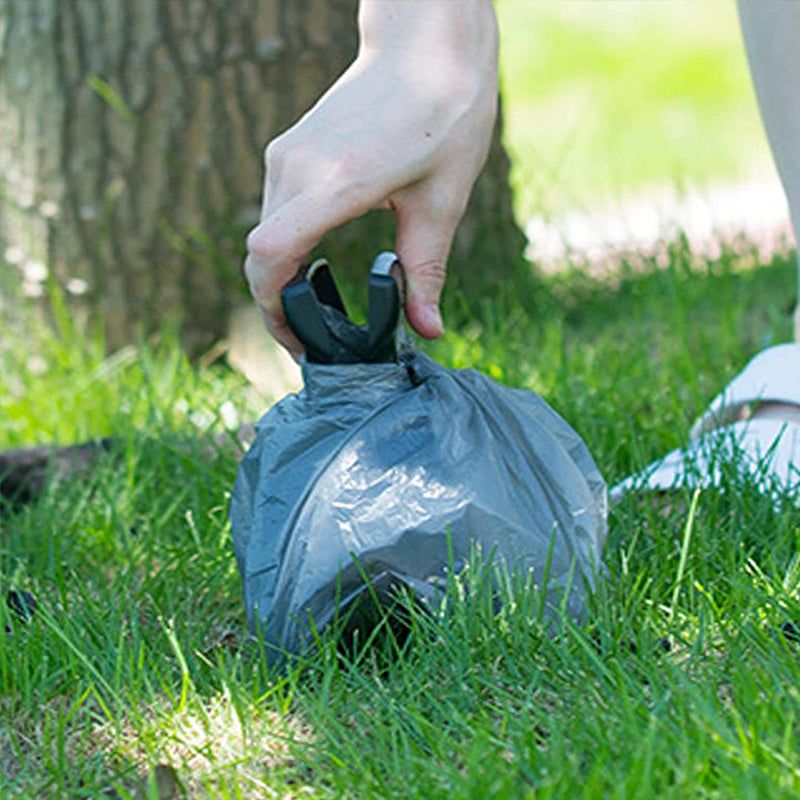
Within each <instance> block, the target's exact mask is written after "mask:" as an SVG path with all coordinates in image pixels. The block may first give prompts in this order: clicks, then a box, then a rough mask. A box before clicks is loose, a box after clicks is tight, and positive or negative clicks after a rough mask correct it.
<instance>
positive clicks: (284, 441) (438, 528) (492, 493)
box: [230, 253, 607, 658]
mask: <svg viewBox="0 0 800 800" xmlns="http://www.w3.org/2000/svg"><path fill="white" fill-rule="evenodd" d="M401 284H402V275H401V272H400V270H399V262H397V260H396V257H395V256H394V254H391V253H383V254H381V255H380V256H378V258H377V259H376V260H375V263H374V265H373V268H372V272H371V274H370V285H369V312H368V322H367V324H366V325H363V326H357V325H355V324H354V323H353V322H351V321H350V319H349V318H348V316H347V314H346V312H345V308H344V304H343V303H342V301H341V298H340V296H339V294H338V291H337V289H336V286H335V283H334V281H333V278H332V276H331V273H330V269H329V267H328V265H327V263H325V262H323V261H319V262H315V263H314V264H313V265H312V266H311V267H310V268H308V270H307V272H305V274H304V275H302V276H299V277H298V279H296V281H295V282H294V283H293V284H292V285H290V286H289V287H287V289H286V290H285V291H284V295H283V303H284V309H285V311H286V315H287V320H288V322H289V324H290V326H291V327H292V329H293V330H294V332H295V334H296V335H297V337H298V338H299V339H300V341H301V342H302V343H303V344H304V346H305V348H306V356H305V359H304V362H303V364H302V373H303V380H304V388H303V389H302V391H300V392H299V393H297V394H294V395H289V396H288V397H286V398H284V399H283V400H281V401H280V402H278V403H277V404H276V405H275V406H274V407H273V408H272V409H271V410H270V411H269V412H268V413H267V414H266V415H265V416H264V417H263V418H262V419H261V420H260V421H259V423H258V425H257V438H256V440H255V442H254V443H253V445H252V447H251V448H250V450H249V452H248V453H247V455H246V456H245V458H244V459H243V460H242V462H241V464H240V466H239V472H238V475H237V479H236V483H235V486H234V490H233V495H232V500H231V512H230V513H231V524H232V532H233V542H234V549H235V553H236V558H237V561H238V566H239V570H240V572H241V576H242V581H243V586H244V598H245V605H246V609H247V615H248V621H249V624H250V627H251V630H252V631H253V632H254V633H257V634H258V635H259V636H261V637H263V639H264V642H265V644H266V645H267V648H268V652H271V653H272V655H273V657H274V658H282V657H284V656H286V655H288V654H299V653H301V652H302V651H303V650H305V649H307V648H308V647H309V645H310V644H311V643H312V642H313V637H314V635H315V633H314V631H321V630H322V629H323V628H325V626H326V625H328V624H329V623H330V622H331V621H332V620H333V619H335V618H337V611H338V613H339V614H340V615H344V612H345V610H346V609H347V608H352V607H353V606H354V604H355V605H356V606H357V605H358V602H357V601H358V600H359V598H361V600H363V599H364V598H365V597H367V596H369V597H371V598H373V599H374V598H376V597H377V598H381V600H383V599H387V601H388V599H389V598H390V597H391V596H392V594H393V592H395V591H396V590H397V589H398V588H404V589H407V590H410V592H411V593H412V596H413V598H414V600H415V601H419V602H420V604H421V605H423V606H425V605H426V604H430V603H433V602H435V601H436V599H437V597H439V593H440V592H441V587H442V585H443V582H444V580H445V579H446V576H447V573H448V570H449V569H452V568H455V569H460V568H462V567H463V566H464V565H465V564H466V563H467V561H468V559H469V557H470V554H471V553H474V552H480V553H482V554H483V557H484V558H487V557H488V556H489V555H491V557H492V559H493V565H499V566H500V568H501V569H507V570H508V571H509V572H512V573H516V574H519V572H520V571H525V572H529V571H532V572H533V580H534V582H538V583H539V585H540V587H541V589H542V590H543V592H544V597H545V600H546V602H547V603H548V605H550V606H554V605H556V604H561V603H564V604H565V607H566V609H567V611H568V613H569V614H570V615H571V616H573V617H576V618H578V617H580V615H581V612H582V608H583V604H584V601H585V597H586V592H587V590H589V589H590V588H591V586H592V585H593V579H594V576H595V575H596V574H597V572H598V570H599V565H600V554H601V548H602V545H603V541H604V538H605V532H606V512H607V503H606V487H605V483H604V481H603V478H602V476H601V475H600V473H599V471H598V469H597V467H596V466H595V463H594V461H593V460H592V457H591V455H590V454H589V451H588V450H587V448H586V446H585V444H584V443H583V441H582V440H581V439H580V437H579V436H578V435H577V434H576V433H575V431H574V430H572V428H571V427H570V426H569V425H568V424H567V423H566V422H565V421H564V420H563V419H561V417H559V416H558V414H556V412H555V411H553V410H552V409H551V408H550V407H549V406H548V405H547V404H546V403H545V402H544V401H543V400H542V399H541V398H540V397H539V396H538V395H536V394H534V393H533V392H529V391H523V390H515V389H509V388H506V387H504V386H502V385H500V384H498V383H496V382H494V381H492V380H490V379H489V378H487V377H485V376H484V375H482V374H480V373H478V372H476V371H474V370H455V369H445V368H444V367H442V366H440V365H439V364H437V363H436V362H434V361H433V360H431V359H430V358H428V357H427V356H425V355H424V354H422V353H420V352H417V351H416V350H414V349H413V348H412V347H410V346H409V344H408V342H407V341H406V340H405V331H404V328H403V325H402V323H401V321H400V318H401V316H402V313H401V303H402V297H401V294H402V285H401ZM476 546H477V547H476ZM545 577H547V581H546V586H545V585H544V582H545Z"/></svg>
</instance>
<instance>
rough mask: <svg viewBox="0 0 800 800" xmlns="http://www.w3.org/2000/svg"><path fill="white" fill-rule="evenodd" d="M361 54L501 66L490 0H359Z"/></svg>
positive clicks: (474, 68) (476, 67)
mask: <svg viewBox="0 0 800 800" xmlns="http://www.w3.org/2000/svg"><path fill="white" fill-rule="evenodd" d="M358 27H359V36H360V48H359V57H360V58H370V57H371V56H375V55H386V54H391V56H392V57H393V58H396V59H398V61H401V62H403V61H408V62H409V63H412V64H416V65H420V64H431V63H437V62H438V63H441V62H444V63H449V64H453V65H458V67H459V69H465V70H467V71H468V72H474V73H476V72H484V73H485V72H486V70H489V71H490V73H491V74H496V71H497V53H498V33H497V20H496V17H495V13H494V5H493V2H492V0H361V3H360V6H359V17H358Z"/></svg>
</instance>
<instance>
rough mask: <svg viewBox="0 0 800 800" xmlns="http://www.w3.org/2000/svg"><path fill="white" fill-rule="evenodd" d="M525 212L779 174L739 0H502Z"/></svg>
mask: <svg viewBox="0 0 800 800" xmlns="http://www.w3.org/2000/svg"><path fill="white" fill-rule="evenodd" d="M496 6H497V12H498V16H499V20H500V29H501V82H502V89H503V92H504V97H505V106H504V113H505V122H506V141H507V145H508V147H509V151H510V153H511V155H512V158H513V161H514V169H513V174H512V180H513V184H514V186H515V189H516V191H517V201H516V202H517V210H518V212H519V215H520V219H522V220H524V219H527V218H528V217H529V216H530V215H531V214H532V213H534V212H538V213H544V214H558V213H560V212H563V211H565V210H567V209H570V210H572V209H578V210H580V209H589V208H596V207H598V206H611V207H613V206H614V205H615V204H618V203H619V202H620V200H621V199H624V198H627V197H630V196H631V195H637V194H641V193H642V192H646V190H647V189H648V188H650V187H659V188H664V187H677V188H678V189H679V190H683V189H686V188H689V187H698V186H700V187H704V188H705V187H708V186H710V185H714V184H717V183H730V182H736V181H740V180H746V179H752V178H764V177H774V171H773V168H772V165H771V159H770V155H769V150H768V147H767V143H766V139H765V137H764V133H763V129H762V127H761V122H760V119H759V116H758V109H757V106H756V101H755V97H754V94H753V90H752V86H751V84H750V77H749V73H748V69H747V61H746V56H745V51H744V45H743V43H742V41H741V34H740V31H739V24H738V16H737V11H736V4H735V3H734V2H732V0H541V1H538V2H537V1H536V0H497V3H496Z"/></svg>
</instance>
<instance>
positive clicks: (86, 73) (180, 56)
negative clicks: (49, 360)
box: [0, 0, 524, 349]
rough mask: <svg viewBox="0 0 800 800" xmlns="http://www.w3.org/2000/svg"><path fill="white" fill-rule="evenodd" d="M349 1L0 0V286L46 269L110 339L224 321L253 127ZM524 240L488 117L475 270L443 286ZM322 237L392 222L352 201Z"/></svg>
mask: <svg viewBox="0 0 800 800" xmlns="http://www.w3.org/2000/svg"><path fill="white" fill-rule="evenodd" d="M356 7H357V0H0V257H2V256H3V254H5V263H4V265H3V266H2V271H3V273H5V274H4V279H3V281H0V291H2V290H3V287H4V286H5V291H6V292H7V291H8V287H9V285H10V284H16V285H21V286H22V290H23V294H26V295H29V296H35V295H36V294H42V295H44V294H46V292H45V291H44V290H45V288H52V287H54V286H57V287H60V288H61V290H62V291H63V292H64V294H65V296H66V297H67V298H68V299H69V300H70V302H71V303H72V304H73V305H74V307H75V308H76V309H77V308H79V307H85V308H88V309H91V310H92V312H93V313H94V314H95V316H97V315H99V317H100V318H101V319H103V320H104V323H105V327H106V336H107V341H108V344H109V346H111V347H114V346H117V345H119V344H121V343H123V342H126V341H130V340H131V339H135V338H136V336H137V335H138V334H139V333H140V332H141V331H142V330H145V331H146V330H152V329H154V328H155V327H157V326H160V325H163V324H164V323H165V322H166V321H168V320H169V319H171V318H173V317H175V316H176V315H180V316H181V317H182V321H183V331H184V333H185V334H186V338H185V341H186V342H187V344H188V345H189V346H190V347H191V348H192V349H194V348H196V347H198V346H201V345H204V344H206V343H209V342H210V341H212V340H214V339H216V338H218V337H220V336H223V335H224V334H225V331H226V324H227V318H228V313H229V311H230V309H231V307H232V306H233V305H234V304H235V303H236V302H240V301H241V298H242V297H243V296H244V293H245V291H246V290H245V285H244V281H243V279H242V276H241V269H240V265H241V261H242V256H243V252H242V251H243V243H244V235H245V231H246V230H247V229H248V228H249V227H250V226H252V225H253V224H254V223H255V221H256V220H257V215H258V207H259V201H260V193H261V186H262V163H263V158H262V154H263V148H264V145H265V143H266V142H267V141H268V140H269V139H270V138H272V137H273V136H274V135H275V134H276V133H278V132H280V131H282V130H284V129H285V128H286V127H288V126H289V125H291V124H292V123H293V122H294V121H295V120H296V119H297V118H298V117H299V116H300V114H301V113H302V112H303V111H305V110H306V109H307V108H308V107H309V106H310V105H311V104H312V103H313V102H314V101H315V99H316V98H317V97H318V96H319V95H320V94H321V93H322V92H323V91H324V90H325V89H326V88H327V86H328V85H329V84H330V83H331V81H332V80H333V78H334V77H335V76H336V75H338V74H339V73H340V72H341V71H342V70H343V69H344V68H345V67H346V66H347V64H348V63H349V62H350V60H351V59H352V57H353V55H354V52H355V48H356V28H355V12H356ZM376 225H377V226H378V227H377V228H376V227H375V226H376ZM354 231H355V233H354ZM523 244H524V240H523V237H522V235H521V233H520V232H519V230H518V229H517V227H516V225H515V224H514V221H513V214H512V211H511V203H510V191H509V187H508V180H507V160H506V157H505V154H504V152H503V150H502V147H501V145H500V143H499V129H498V138H497V139H496V142H495V146H494V148H493V150H492V156H491V158H490V161H489V164H488V167H487V170H486V171H485V173H484V175H483V176H482V178H481V180H480V181H479V185H478V187H477V188H476V191H475V193H474V196H473V200H472V202H471V204H470V208H469V210H468V212H467V215H466V218H465V222H464V224H463V226H462V228H461V230H460V231H459V234H458V237H457V242H456V246H455V249H454V254H453V261H454V263H456V262H457V263H458V264H470V265H474V264H480V265H486V264H489V265H491V270H486V269H485V268H484V269H481V270H478V269H469V270H468V269H464V270H460V269H455V270H454V275H455V284H456V286H457V287H460V288H461V289H463V290H464V291H467V292H473V293H475V292H478V291H482V290H483V288H484V287H485V285H486V282H487V281H488V282H489V283H492V282H496V281H499V280H504V279H505V278H506V277H508V275H509V274H510V273H509V270H512V271H513V270H518V269H519V268H520V264H521V254H522V248H523ZM326 246H327V247H329V248H330V249H329V250H328V251H327V252H329V253H331V255H332V260H333V259H337V261H338V260H339V259H341V260H344V261H346V262H348V263H353V264H358V265H359V267H360V266H361V264H362V263H368V261H369V258H370V257H371V255H372V254H373V253H374V252H377V250H378V249H380V248H385V247H390V246H391V235H390V233H389V231H388V228H387V227H386V221H385V220H382V219H381V220H379V222H377V223H375V222H373V221H372V219H371V218H368V219H367V220H366V221H364V222H362V223H360V224H359V225H357V226H355V227H353V228H350V229H346V230H344V231H342V232H341V233H340V234H338V236H337V237H335V238H332V239H331V240H330V241H327V242H326ZM45 265H46V266H45ZM48 273H49V276H51V277H52V279H54V280H52V281H49V282H46V281H45V275H46V274H48ZM478 278H480V279H479V280H478Z"/></svg>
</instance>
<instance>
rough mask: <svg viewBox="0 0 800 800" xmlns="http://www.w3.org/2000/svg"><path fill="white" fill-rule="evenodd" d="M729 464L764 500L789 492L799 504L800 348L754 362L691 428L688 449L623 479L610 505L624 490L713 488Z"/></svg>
mask: <svg viewBox="0 0 800 800" xmlns="http://www.w3.org/2000/svg"><path fill="white" fill-rule="evenodd" d="M731 464H735V465H736V468H737V470H738V471H739V473H740V474H743V475H745V476H750V478H751V479H753V480H755V482H756V485H757V486H758V487H759V489H760V490H761V491H762V492H764V493H765V494H772V495H773V496H777V495H780V494H783V493H789V492H791V493H793V494H795V495H796V497H797V500H798V502H800V344H782V345H777V346H775V347H770V348H769V349H767V350H764V351H763V352H761V353H759V354H758V355H757V356H755V357H754V358H753V359H752V360H751V361H750V362H749V363H748V364H747V366H746V367H745V368H744V369H743V370H742V372H740V373H739V375H737V376H736V377H735V378H734V379H733V380H732V381H731V382H730V384H728V386H727V387H726V388H725V389H724V390H723V391H722V392H721V393H720V394H718V395H717V396H716V397H715V398H714V400H713V401H712V403H711V405H710V406H709V407H708V408H707V409H706V411H705V412H704V413H703V414H702V416H701V417H700V418H699V419H698V420H697V421H696V422H695V423H694V425H693V426H692V429H691V432H690V434H689V445H688V446H687V447H683V448H679V449H677V450H673V451H671V452H670V453H667V455H666V456H664V457H663V458H661V459H659V460H658V461H655V462H653V463H652V464H651V465H650V466H649V467H646V468H645V469H644V470H642V471H641V472H637V473H635V474H634V475H631V476H629V477H627V478H625V480H623V481H621V482H620V483H618V484H617V485H616V486H614V487H613V488H612V489H611V492H610V496H611V500H612V501H614V502H616V501H618V500H620V499H621V498H622V497H623V496H624V495H625V494H626V493H627V492H629V491H632V490H648V489H649V490H654V491H667V490H670V489H677V488H679V487H682V486H687V487H690V488H695V487H699V488H707V487H709V486H715V487H721V486H722V483H723V475H724V474H725V472H726V470H724V469H723V466H725V465H731Z"/></svg>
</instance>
